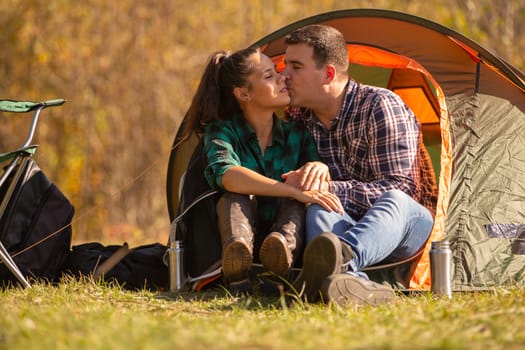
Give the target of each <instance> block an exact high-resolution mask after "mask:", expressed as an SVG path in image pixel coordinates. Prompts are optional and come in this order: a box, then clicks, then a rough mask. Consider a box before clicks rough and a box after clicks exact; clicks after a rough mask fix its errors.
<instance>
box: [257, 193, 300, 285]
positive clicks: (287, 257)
mask: <svg viewBox="0 0 525 350" xmlns="http://www.w3.org/2000/svg"><path fill="white" fill-rule="evenodd" d="M305 216H306V209H305V206H304V204H303V203H300V202H298V201H296V200H293V199H284V198H283V199H281V201H280V203H279V208H278V209H277V215H276V218H275V221H274V223H273V225H272V227H271V233H270V234H269V235H268V236H267V237H266V238H265V239H264V241H263V243H262V245H261V249H260V251H259V257H260V260H261V263H262V264H263V266H264V267H265V268H266V269H268V270H269V271H271V272H273V273H275V274H276V275H278V276H281V277H286V276H287V275H288V271H289V270H290V268H291V267H292V266H293V265H294V264H295V263H296V262H297V261H298V260H299V259H300V257H301V255H302V252H303V246H304V242H305V237H304V236H305V232H304V227H305Z"/></svg>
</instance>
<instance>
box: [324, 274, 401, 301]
mask: <svg viewBox="0 0 525 350" xmlns="http://www.w3.org/2000/svg"><path fill="white" fill-rule="evenodd" d="M321 296H322V298H323V300H324V302H325V303H329V302H333V303H336V304H338V305H340V306H344V305H351V304H352V305H372V306H377V305H379V304H385V303H389V302H391V301H393V299H394V298H395V292H394V290H393V289H392V288H390V287H387V286H385V285H382V284H379V283H376V282H373V281H370V280H367V279H365V278H362V277H357V276H354V275H351V274H348V273H340V274H335V275H331V276H328V277H327V278H326V279H325V280H324V281H323V283H322V285H321Z"/></svg>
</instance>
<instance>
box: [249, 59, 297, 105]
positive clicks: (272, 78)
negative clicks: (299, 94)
mask: <svg viewBox="0 0 525 350" xmlns="http://www.w3.org/2000/svg"><path fill="white" fill-rule="evenodd" d="M249 60H250V61H251V62H252V64H253V67H254V70H253V72H252V73H251V74H250V75H249V76H248V78H247V81H248V82H249V84H250V85H249V87H248V90H247V92H248V94H249V98H248V99H247V103H250V104H254V105H258V106H260V107H262V108H270V109H277V108H279V107H283V106H286V105H288V104H289V103H290V96H289V95H288V89H287V88H286V82H285V78H284V76H282V75H281V74H279V73H277V70H276V68H275V64H274V63H273V62H272V60H271V59H270V58H269V57H268V56H266V55H265V54H263V53H260V52H257V53H254V54H253V55H251V56H250V58H249Z"/></svg>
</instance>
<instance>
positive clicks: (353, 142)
mask: <svg viewBox="0 0 525 350" xmlns="http://www.w3.org/2000/svg"><path fill="white" fill-rule="evenodd" d="M285 42H286V44H287V49H286V58H285V63H286V68H285V69H284V71H283V74H284V75H285V76H286V78H287V86H288V89H289V93H290V97H291V105H292V107H291V108H289V110H288V111H287V114H288V117H290V118H292V119H296V120H300V121H302V122H303V123H304V124H305V125H306V126H307V127H308V129H309V130H310V132H311V133H312V135H313V137H314V139H315V142H316V144H317V148H318V151H319V155H320V157H321V160H322V161H323V162H324V163H326V164H327V165H328V168H329V173H330V174H329V176H327V175H323V176H321V177H320V176H319V174H323V169H320V168H319V164H317V165H315V164H306V165H305V166H303V167H302V168H301V169H299V170H297V171H294V172H290V173H287V174H285V175H283V177H285V178H286V181H287V182H288V183H292V184H295V185H296V186H300V187H302V188H318V189H321V190H329V191H330V192H332V193H334V194H336V195H337V196H338V197H339V198H340V200H341V202H342V203H343V206H344V208H345V212H346V213H345V214H344V215H340V214H338V213H336V212H329V211H326V210H324V209H323V208H321V207H319V206H317V205H311V206H310V207H309V208H308V212H307V221H306V225H307V228H306V229H307V242H309V244H308V246H307V248H306V250H305V253H304V258H303V270H302V272H301V274H300V275H299V277H298V279H297V281H296V282H295V283H294V285H295V287H296V289H297V290H301V289H302V288H304V291H305V295H306V297H307V298H308V300H309V301H313V300H315V299H316V298H317V297H318V295H319V292H320V294H321V296H322V297H323V299H324V300H325V301H333V302H336V303H338V304H345V303H355V304H371V305H376V304H379V303H383V302H389V301H391V300H392V299H393V298H394V296H395V294H394V291H393V290H392V289H391V288H389V287H386V286H384V285H381V284H377V283H374V282H372V281H369V280H368V278H367V276H366V274H364V273H363V272H362V271H361V269H362V268H364V267H366V266H370V265H373V264H377V263H379V262H382V261H385V259H388V261H399V260H403V259H406V258H408V257H411V256H412V255H413V254H415V253H416V252H417V251H419V249H420V248H421V247H422V246H423V245H424V244H425V242H426V240H427V239H428V236H429V234H430V231H431V229H432V225H433V218H432V214H431V213H430V211H429V210H428V209H427V208H425V207H424V206H423V205H421V204H419V203H418V201H419V199H420V196H421V193H420V192H421V189H420V184H419V181H420V173H419V171H420V169H419V167H420V165H419V151H420V149H419V147H420V145H421V143H420V141H421V140H420V137H421V131H420V124H419V122H418V121H417V119H416V117H415V116H414V114H413V113H412V112H411V111H410V110H409V109H408V107H407V106H406V105H405V104H404V103H403V102H402V100H401V99H400V98H399V97H398V96H397V95H395V94H394V93H392V92H391V91H389V90H386V89H381V88H377V87H371V86H366V85H360V84H357V83H356V82H355V81H353V80H352V79H350V77H349V75H348V53H347V47H346V41H345V39H344V37H343V35H342V34H341V33H340V32H339V31H338V30H336V29H335V28H332V27H329V26H322V25H310V26H306V27H303V28H300V29H297V30H295V31H293V32H292V33H290V34H289V35H288V36H287V37H286V38H285ZM299 107H300V108H299ZM327 179H328V181H327Z"/></svg>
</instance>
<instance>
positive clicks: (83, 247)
mask: <svg viewBox="0 0 525 350" xmlns="http://www.w3.org/2000/svg"><path fill="white" fill-rule="evenodd" d="M165 252H166V246H165V245H162V244H160V243H153V244H147V245H142V246H139V247H136V248H133V249H129V248H128V245H127V243H124V244H123V245H122V246H120V245H108V246H104V245H102V244H101V243H98V242H92V243H85V244H80V245H76V246H73V247H72V249H71V252H70V253H69V254H68V257H67V259H66V262H65V263H64V266H63V273H64V274H68V275H72V276H74V277H80V276H93V277H94V279H95V280H99V279H102V280H104V281H116V282H118V283H119V285H121V286H122V287H123V288H125V289H129V290H141V289H148V290H163V289H164V290H165V289H167V288H168V285H169V274H168V267H167V266H166V265H165V264H164V262H163V256H164V253H165Z"/></svg>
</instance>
